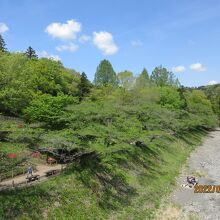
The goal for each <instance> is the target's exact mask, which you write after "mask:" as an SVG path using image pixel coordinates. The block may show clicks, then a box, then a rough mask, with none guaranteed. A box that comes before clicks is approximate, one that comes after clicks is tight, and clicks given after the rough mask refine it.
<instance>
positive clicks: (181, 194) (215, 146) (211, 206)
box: [171, 129, 220, 220]
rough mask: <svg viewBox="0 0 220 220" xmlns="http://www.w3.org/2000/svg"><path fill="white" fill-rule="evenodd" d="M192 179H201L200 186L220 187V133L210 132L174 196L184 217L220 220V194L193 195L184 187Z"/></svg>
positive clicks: (189, 164)
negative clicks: (191, 215) (191, 176)
mask: <svg viewBox="0 0 220 220" xmlns="http://www.w3.org/2000/svg"><path fill="white" fill-rule="evenodd" d="M190 175H194V176H196V177H198V180H199V185H220V129H218V130H216V131H213V132H211V133H210V134H209V136H208V138H207V139H206V140H205V141H204V143H203V144H202V145H201V146H200V147H198V148H197V149H196V150H195V151H194V152H193V153H192V154H191V156H190V158H189V159H188V162H187V166H186V168H184V169H183V171H182V174H181V175H180V177H179V178H178V180H177V184H178V187H177V188H176V190H175V191H174V192H173V193H172V194H171V201H172V202H174V203H175V204H178V205H180V207H181V208H182V210H183V212H184V213H187V214H196V216H198V218H199V219H204V220H218V219H219V220H220V193H216V192H215V193H194V189H191V188H184V187H182V186H181V184H186V177H187V176H190Z"/></svg>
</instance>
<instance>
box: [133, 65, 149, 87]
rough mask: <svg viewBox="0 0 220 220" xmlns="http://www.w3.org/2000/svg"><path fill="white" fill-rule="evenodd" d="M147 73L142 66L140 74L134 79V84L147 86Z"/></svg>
mask: <svg viewBox="0 0 220 220" xmlns="http://www.w3.org/2000/svg"><path fill="white" fill-rule="evenodd" d="M149 82H150V79H149V74H148V72H147V70H146V69H145V68H144V69H143V70H142V72H141V74H140V75H139V76H138V77H137V79H136V86H137V87H139V88H144V87H146V86H149Z"/></svg>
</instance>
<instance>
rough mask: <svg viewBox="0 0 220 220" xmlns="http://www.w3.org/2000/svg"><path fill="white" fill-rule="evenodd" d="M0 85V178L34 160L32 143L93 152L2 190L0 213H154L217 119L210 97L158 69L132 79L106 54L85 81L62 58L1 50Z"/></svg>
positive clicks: (54, 215)
mask: <svg viewBox="0 0 220 220" xmlns="http://www.w3.org/2000/svg"><path fill="white" fill-rule="evenodd" d="M0 84H1V87H0V111H1V115H2V116H1V117H0V153H1V162H0V163H1V167H0V175H1V178H2V179H7V178H9V177H10V175H11V170H12V169H13V172H14V175H16V174H19V173H22V172H23V171H24V170H26V168H27V165H28V164H30V163H31V164H33V166H34V165H35V164H37V163H41V162H42V161H41V160H38V159H36V158H32V157H31V156H30V155H31V154H32V153H33V152H35V151H37V150H39V149H40V148H47V149H65V150H73V151H74V152H81V153H87V152H93V154H92V156H91V157H90V156H88V157H86V158H83V157H80V158H78V159H77V160H74V161H72V162H71V163H67V167H66V169H65V170H64V172H63V173H62V174H60V175H58V176H55V177H53V178H50V179H49V180H48V181H44V182H41V183H40V184H36V185H34V186H32V187H24V188H19V189H17V188H11V189H8V190H4V191H1V194H0V219H73V216H74V219H113V218H114V219H128V218H136V219H146V218H152V217H153V215H154V212H155V209H157V208H158V207H159V206H160V202H161V199H162V198H163V197H164V196H166V195H167V194H168V193H169V192H170V191H171V190H172V188H173V185H174V182H175V177H176V176H177V175H178V173H179V169H180V167H181V166H182V164H183V163H184V162H185V160H186V158H187V157H188V155H189V153H190V152H191V151H192V150H193V149H194V148H195V147H196V146H197V145H198V144H199V143H200V141H201V139H202V137H204V136H205V135H206V133H207V132H208V131H209V130H211V129H213V128H215V127H216V126H217V122H218V121H217V112H216V111H215V109H216V107H215V105H214V102H213V101H212V99H211V98H210V97H209V95H208V97H209V98H210V100H211V101H209V100H208V98H207V96H206V95H205V94H204V93H203V92H202V91H198V90H192V91H189V90H187V89H184V88H182V87H181V86H180V85H179V82H178V80H177V79H176V78H175V76H174V75H173V74H172V73H170V72H169V71H167V70H166V68H164V67H162V66H159V67H156V68H155V70H154V71H153V73H152V74H151V76H149V75H148V73H147V71H146V70H144V71H143V72H142V73H141V74H140V75H139V76H138V77H134V76H133V74H132V73H131V72H129V71H124V72H121V73H120V74H119V73H118V74H116V73H115V72H114V70H113V67H112V66H111V64H110V63H109V62H108V61H106V60H104V61H102V62H101V63H100V65H99V66H98V68H97V72H96V74H95V82H94V84H92V83H91V82H89V81H88V79H87V77H86V75H85V73H83V74H81V75H80V74H79V73H77V72H76V71H74V70H69V69H66V68H65V67H64V66H63V65H62V63H60V62H57V61H54V60H50V59H46V58H41V59H38V58H33V59H32V58H31V59H30V58H28V57H27V56H25V55H23V54H19V53H18V54H14V53H1V54H0ZM211 97H212V96H211ZM213 109H214V111H213ZM11 153H16V155H17V157H16V159H14V160H12V159H10V158H9V157H8V154H11Z"/></svg>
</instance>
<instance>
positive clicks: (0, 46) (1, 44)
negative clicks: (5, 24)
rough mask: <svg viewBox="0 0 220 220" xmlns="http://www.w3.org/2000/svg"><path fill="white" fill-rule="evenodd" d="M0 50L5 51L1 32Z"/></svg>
mask: <svg viewBox="0 0 220 220" xmlns="http://www.w3.org/2000/svg"><path fill="white" fill-rule="evenodd" d="M0 51H1V52H6V51H7V48H6V43H5V40H4V39H3V37H2V35H1V34H0Z"/></svg>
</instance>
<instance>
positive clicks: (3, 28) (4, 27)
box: [0, 23, 9, 34]
mask: <svg viewBox="0 0 220 220" xmlns="http://www.w3.org/2000/svg"><path fill="white" fill-rule="evenodd" d="M8 30H9V28H8V26H7V25H6V24H5V23H0V34H3V33H5V32H6V31H8Z"/></svg>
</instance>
